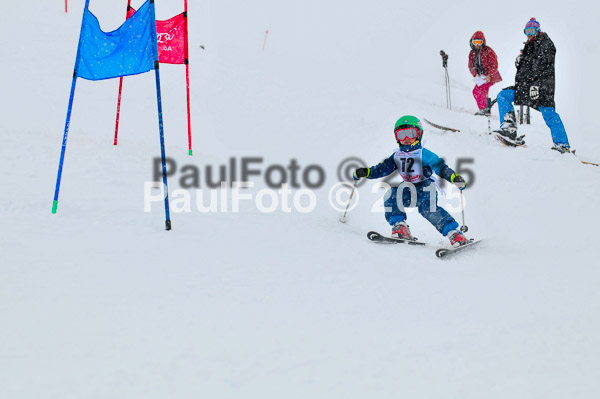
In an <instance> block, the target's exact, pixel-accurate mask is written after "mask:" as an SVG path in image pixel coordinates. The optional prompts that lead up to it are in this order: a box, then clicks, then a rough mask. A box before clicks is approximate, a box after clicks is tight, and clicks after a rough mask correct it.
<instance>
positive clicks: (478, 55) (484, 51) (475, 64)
mask: <svg viewBox="0 0 600 399" xmlns="http://www.w3.org/2000/svg"><path fill="white" fill-rule="evenodd" d="M473 39H481V40H483V45H482V46H481V47H480V48H479V51H477V50H476V49H475V46H473ZM469 43H470V44H471V52H470V53H469V71H470V72H471V75H473V76H476V75H485V76H489V77H490V79H491V80H490V83H491V84H494V83H498V82H500V81H502V76H500V72H498V57H497V56H496V53H495V52H494V50H492V48H491V47H488V46H487V45H486V44H485V43H486V42H485V36H484V35H483V32H481V31H477V32H475V33H474V34H473V36H471V40H469Z"/></svg>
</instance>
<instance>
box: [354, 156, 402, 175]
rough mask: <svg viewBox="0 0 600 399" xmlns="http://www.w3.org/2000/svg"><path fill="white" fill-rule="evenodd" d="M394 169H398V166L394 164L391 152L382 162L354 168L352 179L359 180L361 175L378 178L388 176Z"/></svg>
mask: <svg viewBox="0 0 600 399" xmlns="http://www.w3.org/2000/svg"><path fill="white" fill-rule="evenodd" d="M396 169H398V167H397V166H396V162H394V154H392V155H391V156H390V157H389V158H386V159H384V160H383V162H380V163H378V164H377V165H375V166H371V167H370V168H358V169H356V170H355V171H354V175H353V177H354V180H359V179H360V178H361V177H365V178H367V179H380V178H382V177H386V176H389V175H390V174H392V173H393V172H394V171H395V170H396Z"/></svg>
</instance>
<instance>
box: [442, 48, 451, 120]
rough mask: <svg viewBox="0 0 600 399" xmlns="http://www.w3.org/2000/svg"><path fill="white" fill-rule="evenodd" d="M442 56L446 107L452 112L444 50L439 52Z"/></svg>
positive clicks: (446, 55) (446, 56) (446, 60)
mask: <svg viewBox="0 0 600 399" xmlns="http://www.w3.org/2000/svg"><path fill="white" fill-rule="evenodd" d="M440 55H441V56H442V66H443V67H444V72H445V78H446V107H447V108H448V109H449V110H452V99H451V98H450V75H448V54H446V53H445V52H444V50H440Z"/></svg>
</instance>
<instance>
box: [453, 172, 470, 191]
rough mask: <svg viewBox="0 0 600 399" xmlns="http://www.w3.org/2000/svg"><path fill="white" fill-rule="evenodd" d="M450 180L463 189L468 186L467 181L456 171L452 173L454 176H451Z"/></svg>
mask: <svg viewBox="0 0 600 399" xmlns="http://www.w3.org/2000/svg"><path fill="white" fill-rule="evenodd" d="M450 182H452V183H453V184H454V185H455V186H456V187H458V189H459V190H461V191H462V190H464V189H465V188H466V187H467V181H466V180H465V179H463V178H462V176H461V175H457V174H456V173H452V176H450Z"/></svg>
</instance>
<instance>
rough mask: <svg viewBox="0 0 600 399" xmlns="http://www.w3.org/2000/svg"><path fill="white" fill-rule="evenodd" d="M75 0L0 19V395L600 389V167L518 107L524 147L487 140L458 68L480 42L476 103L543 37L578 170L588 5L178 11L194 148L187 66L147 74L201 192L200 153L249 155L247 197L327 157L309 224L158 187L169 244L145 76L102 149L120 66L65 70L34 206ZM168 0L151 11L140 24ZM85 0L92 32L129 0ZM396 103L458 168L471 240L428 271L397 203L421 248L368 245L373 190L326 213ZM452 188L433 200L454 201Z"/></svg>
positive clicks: (428, 231) (568, 392)
mask: <svg viewBox="0 0 600 399" xmlns="http://www.w3.org/2000/svg"><path fill="white" fill-rule="evenodd" d="M69 3H70V4H69V12H68V13H66V14H65V12H64V8H63V7H64V4H63V3H61V2H59V1H53V2H43V4H42V2H40V3H38V4H31V3H28V2H16V1H15V2H10V4H9V3H6V4H3V6H2V12H1V13H0V29H1V31H2V34H1V35H0V38H1V39H0V40H1V44H2V49H3V52H4V54H5V57H4V62H3V63H2V67H1V68H2V73H1V74H0V79H1V81H0V87H2V93H3V95H2V99H1V100H0V101H2V107H1V109H2V118H0V138H1V145H0V159H1V160H2V164H3V165H4V167H5V168H6V169H5V172H4V173H3V176H2V191H1V194H2V195H0V220H1V223H2V229H1V230H0V320H1V322H0V398H7V399H8V398H10V399H34V398H35V399H40V398H61V399H65V398H77V399H81V398H86V399H87V398H128V399H133V398H144V399H149V398H201V397H204V398H211V399H215V398H367V397H370V398H411V399H415V398H432V399H433V398H457V399H458V398H460V399H463V398H487V399H490V398H498V399H505V398H513V399H515V398H523V399H532V398H544V399H554V398H556V399H564V398H570V399H574V398H595V397H597V395H598V392H599V390H600V383H599V382H598V381H599V380H598V378H597V373H598V370H599V369H600V338H599V337H600V291H599V290H598V282H599V279H600V271H599V269H598V261H597V259H596V258H597V256H596V250H597V248H596V247H595V246H596V245H597V243H598V238H597V226H598V223H599V222H600V220H599V217H598V213H597V206H598V195H599V194H600V188H599V187H598V183H599V182H600V180H599V178H600V168H598V167H595V166H590V165H584V164H582V163H580V162H579V161H578V159H577V158H576V157H575V156H573V155H568V154H567V155H561V154H558V153H556V152H554V151H551V150H550V146H551V138H550V133H549V130H548V128H547V127H546V126H545V124H544V122H543V120H542V117H541V114H539V113H537V112H535V111H532V123H531V125H523V126H522V127H521V128H520V131H521V134H526V140H527V144H528V147H527V148H517V149H511V148H507V147H503V146H501V145H500V144H499V143H497V142H496V141H495V140H493V139H492V138H491V137H490V136H488V135H487V134H486V132H487V128H488V127H487V119H486V118H483V117H476V116H473V112H474V111H476V105H475V101H474V100H473V98H472V94H471V90H472V87H473V85H474V83H473V82H472V78H471V75H470V74H469V73H468V70H467V56H468V51H469V46H468V40H469V38H470V37H471V35H472V34H473V32H475V31H476V30H483V31H484V33H485V34H486V37H487V40H488V44H489V45H490V46H491V47H492V48H494V50H495V51H496V52H497V53H498V56H499V60H500V72H501V74H502V76H503V78H504V81H503V82H501V83H500V84H497V85H495V86H493V88H492V90H491V95H496V94H497V92H498V91H499V90H500V89H501V88H503V87H506V86H509V85H512V84H513V82H514V64H513V63H514V59H515V57H516V55H517V54H518V52H519V49H520V48H521V46H522V42H523V41H524V36H523V33H522V29H523V27H524V25H525V23H526V22H527V20H528V19H529V18H531V17H536V18H537V19H538V20H539V21H540V22H541V24H542V29H543V30H544V31H546V32H548V34H549V35H550V37H551V38H552V40H553V41H554V43H555V45H556V47H557V49H558V52H557V57H556V78H557V84H556V93H557V94H556V104H557V111H558V112H559V113H560V115H561V117H562V119H563V121H564V123H565V126H566V128H567V132H568V134H569V139H570V141H571V145H572V147H573V148H576V149H577V154H578V155H579V157H580V158H581V159H584V160H588V161H595V162H598V161H599V160H600V135H599V134H598V131H597V130H598V128H597V118H596V116H597V110H596V109H597V93H598V92H599V90H598V89H599V82H598V79H597V78H595V76H596V75H597V65H598V64H599V61H600V55H599V49H598V42H597V40H596V37H597V32H596V29H595V25H594V23H593V21H594V18H595V17H594V15H597V14H598V5H597V3H595V2H592V1H582V2H576V4H572V3H565V2H562V1H554V0H551V1H546V2H542V3H540V2H537V3H531V2H530V3H525V4H523V3H521V2H518V1H513V0H509V1H506V2H504V3H502V4H496V3H481V2H479V3H473V2H466V1H454V2H447V1H433V2H432V1H422V2H413V3H410V4H406V3H405V2H397V1H389V0H381V1H372V2H358V1H354V0H351V1H350V2H341V1H317V0H306V1H303V2H295V3H291V2H280V1H270V0H259V1H253V2H243V1H239V0H238V1H221V2H207V1H202V2H194V1H192V2H190V4H189V22H190V66H191V68H190V69H191V71H190V77H191V94H192V100H191V104H192V129H193V132H192V134H193V144H194V156H193V157H189V156H188V155H187V122H186V111H185V110H186V108H185V107H186V105H185V104H186V100H185V72H184V71H185V68H184V67H183V66H171V65H161V69H160V77H161V83H162V92H163V104H164V119H165V120H164V125H165V141H166V153H167V156H168V157H171V158H173V159H174V160H176V162H177V164H178V166H179V167H180V168H181V167H183V166H185V165H195V166H197V167H198V168H199V169H200V172H201V177H200V184H201V187H200V188H202V189H204V190H205V193H204V195H205V201H208V196H209V195H208V189H207V187H206V184H205V176H204V173H205V168H206V166H207V165H212V166H213V169H216V168H218V166H219V165H227V164H228V162H229V159H230V158H232V157H234V158H236V159H238V160H239V159H240V158H241V157H251V156H254V157H263V159H264V161H263V164H262V165H260V169H261V170H262V172H263V175H262V176H253V177H252V179H251V180H252V181H253V182H254V183H255V184H256V187H255V188H252V189H247V190H246V191H244V193H246V194H257V193H258V190H260V189H263V188H265V183H264V171H265V169H266V168H267V167H268V166H270V165H274V164H281V165H283V166H286V165H288V164H289V162H290V160H292V159H296V160H297V163H298V164H299V165H300V166H301V168H302V169H301V172H302V170H304V168H306V167H307V166H308V165H311V164H318V165H321V166H322V167H323V168H324V170H325V171H326V181H325V184H324V186H323V187H322V188H320V189H318V190H316V191H315V193H316V199H317V206H316V208H315V210H314V211H313V212H309V213H301V212H298V211H292V212H285V211H284V210H282V209H281V208H280V209H278V210H276V211H275V212H272V213H262V212H260V211H259V210H258V209H257V207H256V206H255V205H254V202H252V201H244V202H243V203H242V205H241V209H240V211H239V212H232V211H231V209H230V210H229V212H212V213H206V212H204V213H203V212H199V211H198V210H197V209H196V207H195V205H194V204H192V207H191V211H190V212H179V211H178V210H181V209H182V205H181V198H179V203H178V202H177V201H178V199H177V198H176V196H175V195H172V196H171V207H172V209H171V210H172V215H171V219H172V222H173V229H172V231H170V232H166V231H165V230H164V218H165V215H164V207H163V205H162V203H161V202H156V203H153V204H152V210H151V212H144V182H145V181H150V180H152V159H153V158H154V157H157V156H160V147H159V133H158V123H157V112H156V110H157V107H156V96H155V84H154V73H153V72H151V73H147V74H143V75H139V76H134V77H128V78H126V79H125V81H124V92H123V102H122V108H121V112H122V114H121V125H120V133H119V136H120V141H119V145H118V146H113V145H112V141H113V133H114V118H115V109H116V97H117V89H118V79H113V80H108V81H102V82H90V81H85V80H83V79H78V81H77V88H76V93H75V104H74V107H73V116H72V120H71V126H70V131H69V139H68V146H67V151H66V157H65V163H64V172H63V179H62V186H61V192H60V198H59V207H58V213H57V214H54V215H53V214H51V206H52V199H53V193H54V187H55V182H56V173H57V167H58V160H59V155H60V148H61V142H62V137H63V130H64V123H65V115H66V109H67V102H68V97H69V89H70V85H71V80H72V70H73V62H74V59H75V52H76V45H77V39H78V35H79V28H80V23H81V12H82V8H83V3H84V2H83V1H77V2H74V1H71V2H69ZM138 3H139V4H138ZM141 3H142V2H141V1H134V2H133V3H132V5H133V6H134V7H137V6H139V5H140V4H141ZM182 8H183V2H182V1H169V2H166V1H157V4H156V10H157V18H159V19H167V18H169V17H171V16H173V15H175V14H177V13H178V12H180V11H181V10H182ZM90 9H91V10H92V11H93V12H94V13H95V14H96V15H97V16H98V17H99V20H100V23H101V25H102V27H103V29H104V30H106V31H109V30H113V29H115V28H117V27H118V26H119V25H120V24H121V23H122V20H123V18H124V15H125V2H124V1H116V0H103V1H99V0H92V1H91V5H90ZM267 29H268V30H269V35H268V39H267V42H266V47H265V50H264V52H263V51H262V46H263V42H264V38H265V31H266V30H267ZM201 45H203V46H205V48H206V50H202V49H201V48H200V46H201ZM441 49H443V50H445V51H446V52H447V53H448V54H449V55H450V59H449V73H450V77H451V82H452V86H451V90H452V91H451V93H452V104H453V110H452V111H448V110H447V109H446V101H445V87H444V70H443V68H442V65H441V57H440V56H439V51H440V50H441ZM404 114H413V115H417V116H419V117H421V118H423V117H424V118H427V119H429V120H432V121H434V122H437V123H440V124H445V125H448V126H453V127H457V128H459V129H461V132H460V133H450V132H442V131H439V130H436V129H433V128H431V127H429V126H427V125H425V141H426V146H427V148H429V149H431V150H432V151H434V152H435V153H437V154H438V155H440V156H442V157H444V158H445V159H446V161H447V162H448V164H449V166H451V167H455V166H456V163H457V160H458V159H459V158H473V160H474V163H472V164H468V165H466V166H467V167H468V168H470V169H472V170H473V172H474V173H475V176H476V179H475V181H474V182H473V184H472V187H470V188H469V189H467V190H466V191H465V193H464V194H465V200H466V207H465V221H466V224H467V225H468V226H469V232H468V233H467V234H468V236H469V237H475V238H482V239H483V240H484V242H482V244H481V246H480V247H479V248H477V249H476V250H472V251H468V252H465V253H463V254H461V255H460V256H456V257H455V258H452V259H448V260H439V259H437V258H436V257H435V256H434V248H436V247H439V246H444V245H447V240H446V238H444V237H441V235H440V234H439V233H438V232H437V231H436V230H435V229H434V228H433V227H432V226H431V225H430V224H429V223H428V222H427V221H425V220H424V219H423V218H422V217H421V216H420V215H418V213H416V212H414V211H413V212H409V215H408V218H409V219H408V221H409V224H410V226H411V230H412V232H413V234H415V235H416V236H418V237H419V238H420V239H421V240H423V241H426V242H428V243H429V244H430V245H431V246H430V247H427V248H414V247H406V246H382V245H376V244H373V243H371V242H369V241H367V239H366V232H367V231H369V230H377V231H380V232H382V233H388V232H389V226H388V225H387V223H386V221H385V219H384V217H383V214H382V213H381V212H373V211H372V208H373V207H374V206H375V207H377V206H378V201H379V200H380V198H381V197H382V194H383V191H382V190H378V189H377V185H376V184H377V182H376V181H369V182H367V183H366V184H364V185H361V186H360V187H359V189H358V193H359V198H358V206H357V207H356V208H355V209H354V210H352V211H351V212H350V213H349V215H348V219H347V223H345V224H342V223H340V222H339V221H338V218H339V217H340V216H341V213H340V212H339V211H336V210H334V209H332V207H331V206H330V205H329V203H328V199H327V197H328V191H329V189H330V188H331V187H332V186H333V185H334V184H335V183H336V182H337V181H338V180H337V177H336V168H337V165H338V164H339V163H340V162H341V161H342V160H343V159H345V158H347V157H350V156H356V157H359V158H361V159H363V160H364V161H365V162H366V163H367V164H368V165H367V166H370V165H374V164H376V163H377V162H379V161H380V160H382V159H383V158H384V157H387V156H389V155H390V154H391V152H392V151H393V150H394V147H395V140H394V138H393V125H394V123H395V121H396V119H397V118H398V117H400V116H401V115H404ZM498 124H499V121H498V114H497V108H496V107H495V108H494V114H493V119H492V129H494V128H497V127H498ZM238 168H239V164H238ZM301 172H300V173H301ZM238 173H239V172H238ZM181 176H182V173H181V172H178V173H177V174H176V175H175V176H174V177H172V178H170V180H169V190H170V192H171V193H174V192H175V190H177V189H180V188H181V187H180V186H181V184H180V181H179V180H180V178H181ZM303 188H306V187H303ZM293 191H294V192H296V191H297V190H293ZM191 194H192V198H193V199H194V200H195V198H196V197H197V195H196V192H195V190H194V191H192V192H191ZM449 194H450V195H455V196H454V197H453V198H447V199H446V198H440V203H442V204H444V205H445V206H453V207H456V206H457V203H458V197H456V192H455V191H450V193H449ZM452 214H453V215H454V217H455V218H456V219H457V220H458V221H459V222H460V221H461V213H460V212H459V211H455V212H453V213H452ZM594 375H596V377H594Z"/></svg>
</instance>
